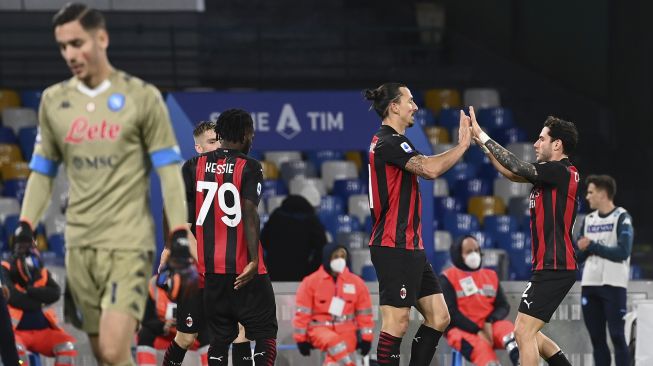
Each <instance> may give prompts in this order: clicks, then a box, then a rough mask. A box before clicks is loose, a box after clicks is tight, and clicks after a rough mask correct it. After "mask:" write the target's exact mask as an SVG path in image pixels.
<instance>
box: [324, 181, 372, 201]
mask: <svg viewBox="0 0 653 366" xmlns="http://www.w3.org/2000/svg"><path fill="white" fill-rule="evenodd" d="M366 193H367V182H364V181H362V180H361V179H358V178H351V179H338V180H336V181H335V182H333V189H332V190H331V194H333V195H334V196H338V197H340V198H342V199H343V200H344V201H347V200H348V199H349V196H351V195H354V194H366Z"/></svg>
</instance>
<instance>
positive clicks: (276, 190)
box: [261, 179, 288, 202]
mask: <svg viewBox="0 0 653 366" xmlns="http://www.w3.org/2000/svg"><path fill="white" fill-rule="evenodd" d="M285 195H288V188H286V185H285V184H284V183H283V181H282V180H281V179H265V180H264V181H263V184H262V187H261V198H262V199H263V201H265V202H267V200H268V198H270V197H272V196H285Z"/></svg>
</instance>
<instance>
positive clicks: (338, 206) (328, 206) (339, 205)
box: [318, 195, 345, 216]
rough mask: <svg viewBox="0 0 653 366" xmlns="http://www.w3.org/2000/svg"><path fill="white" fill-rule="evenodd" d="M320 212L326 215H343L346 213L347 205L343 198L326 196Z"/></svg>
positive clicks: (321, 202) (321, 203) (319, 209)
mask: <svg viewBox="0 0 653 366" xmlns="http://www.w3.org/2000/svg"><path fill="white" fill-rule="evenodd" d="M318 212H323V213H325V214H326V215H332V216H336V215H342V214H344V213H345V203H344V201H343V199H342V198H340V197H338V196H333V195H326V196H324V197H322V200H321V201H320V207H319V208H318Z"/></svg>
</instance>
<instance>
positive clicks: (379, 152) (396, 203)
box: [365, 83, 471, 365]
mask: <svg viewBox="0 0 653 366" xmlns="http://www.w3.org/2000/svg"><path fill="white" fill-rule="evenodd" d="M365 98H366V99H367V100H370V101H372V102H373V105H372V107H373V108H374V110H375V111H376V113H377V114H378V115H379V117H381V119H382V120H383V121H382V124H381V127H380V128H379V130H378V131H377V132H376V133H375V134H374V137H373V138H372V143H371V144H370V149H369V161H370V165H369V170H370V175H369V176H370V178H369V179H370V182H369V183H370V190H369V195H370V211H371V213H372V219H373V228H372V236H371V238H370V254H371V259H372V263H373V264H374V268H375V269H376V273H377V275H378V278H379V297H380V301H379V303H380V305H381V318H382V322H383V324H382V327H381V334H380V336H379V344H378V347H377V360H378V362H379V364H380V365H399V362H400V357H401V354H400V352H399V346H400V345H401V340H402V337H403V336H404V334H405V333H406V330H407V329H408V320H409V319H408V317H409V314H410V307H411V306H415V307H416V308H417V310H418V311H419V312H420V313H421V314H422V315H423V316H424V323H423V324H422V325H421V327H420V328H419V330H418V331H417V334H416V335H415V338H414V339H413V344H412V349H411V359H410V365H428V364H430V362H431V359H432V358H433V355H434V354H435V349H436V346H437V344H438V341H439V339H440V337H441V336H442V332H444V330H445V329H446V328H447V325H449V312H448V310H447V304H446V303H445V300H444V297H443V295H442V289H441V288H440V284H439V282H438V279H437V278H436V276H435V274H434V273H433V268H432V267H431V265H430V264H429V263H428V261H427V259H426V255H425V254H424V245H423V243H422V235H421V230H422V226H421V223H420V217H421V209H422V205H421V197H420V191H419V186H418V182H417V177H422V178H425V179H434V178H436V177H438V176H440V175H442V174H443V173H444V172H446V171H447V170H448V169H449V168H451V167H452V166H453V165H454V164H455V163H456V162H457V161H458V160H459V159H460V158H461V157H462V155H463V153H464V152H465V151H466V150H467V149H468V148H469V144H470V141H471V131H470V121H469V117H467V116H465V114H464V113H463V112H462V111H461V112H460V129H459V137H458V145H457V146H456V147H454V148H452V149H450V150H448V151H446V152H444V153H442V154H439V155H435V156H424V155H422V154H420V153H419V152H418V151H416V150H415V147H414V146H413V144H412V143H411V142H410V141H409V140H408V139H407V138H406V136H404V132H405V131H406V128H408V127H411V126H413V124H414V119H413V115H414V114H415V112H417V106H416V105H415V102H414V101H413V96H412V94H411V93H410V90H409V89H408V88H407V87H406V86H405V85H404V84H400V83H386V84H383V85H381V86H379V87H378V88H376V89H371V90H366V91H365Z"/></svg>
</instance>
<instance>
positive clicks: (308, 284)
mask: <svg viewBox="0 0 653 366" xmlns="http://www.w3.org/2000/svg"><path fill="white" fill-rule="evenodd" d="M348 258H349V253H348V251H347V248H346V247H344V246H342V245H338V244H329V245H326V246H325V247H324V250H323V255H322V265H321V266H320V268H318V270H317V271H315V272H313V273H312V274H310V275H308V276H307V277H306V278H304V280H302V282H301V284H300V285H299V288H298V289H297V297H296V306H297V308H296V312H295V317H294V319H293V327H294V334H293V337H294V339H295V342H297V347H298V348H299V352H300V353H301V354H302V355H304V356H308V355H310V353H311V348H317V349H319V350H321V351H323V352H326V359H325V361H324V365H355V360H356V357H355V352H356V349H360V353H361V354H362V355H363V356H365V355H367V354H368V353H369V352H370V348H371V345H372V339H373V338H374V336H373V333H372V332H373V330H374V320H373V319H372V301H371V299H370V293H369V291H368V289H367V286H365V282H363V280H362V279H361V278H360V277H358V276H357V275H355V274H353V273H351V272H350V271H349V269H348V268H347V265H348V263H347V262H348ZM357 333H359V334H357ZM358 336H360V340H359V341H357V339H358Z"/></svg>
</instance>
